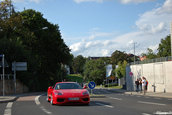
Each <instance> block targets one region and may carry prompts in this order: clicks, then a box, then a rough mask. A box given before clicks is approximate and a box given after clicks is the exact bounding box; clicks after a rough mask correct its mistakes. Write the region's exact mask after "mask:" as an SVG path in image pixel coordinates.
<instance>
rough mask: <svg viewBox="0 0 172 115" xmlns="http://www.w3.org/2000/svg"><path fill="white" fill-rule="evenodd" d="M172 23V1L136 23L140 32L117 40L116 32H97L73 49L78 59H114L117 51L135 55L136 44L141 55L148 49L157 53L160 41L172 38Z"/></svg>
mask: <svg viewBox="0 0 172 115" xmlns="http://www.w3.org/2000/svg"><path fill="white" fill-rule="evenodd" d="M130 1H131V0H130ZM142 1H143V0H142ZM144 1H145V0H144ZM133 2H134V1H133ZM171 21H172V0H166V1H165V2H164V4H163V5H161V6H159V7H158V8H156V9H152V10H151V11H148V12H145V13H143V14H142V15H140V17H139V19H138V20H136V26H137V28H138V29H137V30H136V31H133V32H129V33H126V34H123V35H118V36H116V33H115V32H109V33H105V32H96V31H99V30H95V31H94V32H92V33H90V35H89V36H87V37H83V38H84V40H82V41H80V42H78V43H75V44H72V45H71V46H70V48H71V49H72V53H73V54H74V55H79V54H81V55H83V56H110V55H111V54H112V53H113V52H114V51H115V50H120V51H125V52H127V53H133V44H132V43H133V42H137V44H136V54H137V55H139V54H141V53H143V52H145V51H146V50H147V48H151V49H153V51H154V52H155V51H156V49H157V47H158V44H159V43H160V40H161V39H162V38H165V37H166V36H167V35H168V34H170V22H171ZM106 38H107V39H106Z"/></svg>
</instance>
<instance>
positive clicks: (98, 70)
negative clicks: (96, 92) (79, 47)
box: [84, 59, 106, 85]
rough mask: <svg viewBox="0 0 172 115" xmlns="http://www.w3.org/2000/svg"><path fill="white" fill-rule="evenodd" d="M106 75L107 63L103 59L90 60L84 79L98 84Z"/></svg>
mask: <svg viewBox="0 0 172 115" xmlns="http://www.w3.org/2000/svg"><path fill="white" fill-rule="evenodd" d="M105 76H106V68H105V63H104V61H103V60H102V59H97V60H88V61H87V62H86V64H85V68H84V79H86V80H89V81H95V83H96V84H98V85H99V84H101V83H102V82H103V80H104V79H105Z"/></svg>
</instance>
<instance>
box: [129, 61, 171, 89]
mask: <svg viewBox="0 0 172 115" xmlns="http://www.w3.org/2000/svg"><path fill="white" fill-rule="evenodd" d="M131 72H132V73H133V75H132V76H130V74H129V73H131ZM143 76H144V77H146V79H147V80H148V82H149V84H148V91H150V92H172V61H166V62H157V63H149V64H138V65H129V66H127V67H126V85H127V90H132V91H133V90H135V89H136V87H135V80H136V79H137V78H141V77H143Z"/></svg>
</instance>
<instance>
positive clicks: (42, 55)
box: [0, 0, 72, 90]
mask: <svg viewBox="0 0 172 115" xmlns="http://www.w3.org/2000/svg"><path fill="white" fill-rule="evenodd" d="M0 5H1V7H0V48H1V49H0V51H1V53H4V54H5V56H6V57H7V58H8V60H7V61H8V62H10V63H11V62H12V61H27V63H28V71H27V73H22V72H20V73H19V74H17V75H18V76H21V75H23V76H24V77H17V78H18V79H20V80H22V81H23V82H25V83H26V85H28V86H29V88H30V89H32V90H45V89H47V87H48V85H52V84H53V83H54V82H57V81H60V80H62V79H63V77H64V73H65V71H64V65H65V64H67V65H69V64H70V63H71V59H72V56H71V54H70V49H69V48H68V46H67V45H66V44H65V43H64V41H63V39H62V37H61V34H60V30H59V26H58V25H54V24H51V23H50V22H48V21H47V19H45V18H43V15H42V14H41V13H40V12H36V11H34V10H32V9H29V10H24V11H23V12H15V11H14V9H13V7H11V6H12V4H11V3H10V1H9V0H5V1H2V2H0ZM45 27H46V28H47V29H43V28H45Z"/></svg>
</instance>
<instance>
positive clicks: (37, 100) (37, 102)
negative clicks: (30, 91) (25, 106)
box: [35, 95, 52, 115]
mask: <svg viewBox="0 0 172 115" xmlns="http://www.w3.org/2000/svg"><path fill="white" fill-rule="evenodd" d="M40 96H42V95H39V96H37V97H36V98H35V103H36V104H37V105H38V106H39V105H40V104H41V103H40V101H39V97H40ZM40 108H41V109H42V110H43V111H44V112H45V113H47V114H49V115H51V114H52V113H51V112H49V111H48V110H46V109H45V108H44V107H43V106H40Z"/></svg>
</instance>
